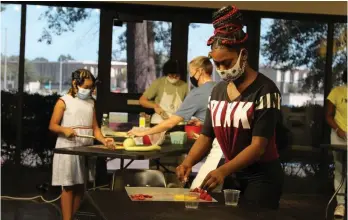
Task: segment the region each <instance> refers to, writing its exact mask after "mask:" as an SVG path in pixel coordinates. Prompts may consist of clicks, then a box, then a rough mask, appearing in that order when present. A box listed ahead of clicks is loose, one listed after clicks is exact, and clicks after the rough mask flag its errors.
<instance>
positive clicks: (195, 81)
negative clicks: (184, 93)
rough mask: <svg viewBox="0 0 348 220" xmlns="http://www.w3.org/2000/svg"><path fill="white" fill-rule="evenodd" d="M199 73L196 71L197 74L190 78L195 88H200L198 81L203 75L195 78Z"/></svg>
mask: <svg viewBox="0 0 348 220" xmlns="http://www.w3.org/2000/svg"><path fill="white" fill-rule="evenodd" d="M197 73H198V71H196V73H195V74H193V75H192V76H190V81H191V84H192V85H193V86H194V87H198V80H199V78H200V77H201V75H202V74H200V75H199V77H198V79H196V78H195V75H196V74H197Z"/></svg>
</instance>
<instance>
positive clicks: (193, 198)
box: [184, 192, 199, 209]
mask: <svg viewBox="0 0 348 220" xmlns="http://www.w3.org/2000/svg"><path fill="white" fill-rule="evenodd" d="M184 201H185V208H186V209H197V208H198V204H199V193H195V192H189V193H185V194H184Z"/></svg>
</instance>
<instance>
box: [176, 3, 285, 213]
mask: <svg viewBox="0 0 348 220" xmlns="http://www.w3.org/2000/svg"><path fill="white" fill-rule="evenodd" d="M242 22H243V19H242V14H241V13H240V12H239V10H238V9H237V8H236V7H234V6H232V7H231V6H228V7H224V8H222V9H220V10H219V11H217V12H215V13H214V14H213V25H214V28H215V31H214V35H213V36H212V37H211V38H210V39H209V40H208V46H211V52H210V54H209V55H210V57H211V58H212V59H213V61H214V63H215V66H216V70H217V72H218V73H219V75H220V76H221V78H222V79H223V81H222V82H220V83H219V84H217V85H216V86H215V87H214V89H213V91H212V94H211V97H210V100H209V104H208V109H207V113H206V114H207V115H206V121H205V123H204V128H203V131H202V134H201V135H200V137H199V138H198V140H197V141H196V142H195V144H194V145H193V147H192V149H191V150H190V152H189V154H188V156H187V157H186V159H185V160H184V162H183V163H182V164H181V165H179V166H178V167H177V169H176V172H177V176H178V178H179V179H180V180H181V181H187V178H188V175H189V174H190V172H191V169H192V167H193V166H194V165H195V164H196V163H197V162H199V161H200V160H201V159H202V157H203V156H204V155H205V154H206V153H207V152H208V151H209V150H210V148H211V145H212V140H213V139H214V138H216V139H217V140H218V142H219V144H220V146H221V149H222V151H223V153H224V155H225V159H226V162H225V164H224V165H222V166H220V167H219V168H217V169H215V170H213V171H211V172H210V173H209V174H208V175H207V176H206V178H205V180H204V181H203V183H202V188H205V189H207V190H212V189H214V188H215V187H216V186H217V185H219V184H222V183H223V182H224V179H225V178H226V177H227V176H230V175H232V174H233V175H235V176H236V177H237V181H238V182H239V184H238V185H239V186H240V189H241V191H242V198H241V199H242V200H241V202H242V201H243V202H245V203H246V204H252V205H257V206H260V207H266V208H272V209H276V208H278V206H279V200H280V196H281V192H282V185H283V170H282V168H281V165H280V162H279V160H278V157H279V155H278V152H277V147H276V143H275V127H276V124H277V121H278V120H279V116H280V100H281V97H280V92H279V90H278V88H277V86H276V85H275V84H274V83H273V81H272V80H270V79H269V78H267V77H266V76H264V75H263V74H261V73H258V72H256V71H255V70H253V69H252V68H251V67H250V66H249V65H248V62H247V59H248V51H247V50H246V49H245V48H246V46H245V45H246V42H247V39H248V35H247V34H246V33H244V31H243V25H242Z"/></svg>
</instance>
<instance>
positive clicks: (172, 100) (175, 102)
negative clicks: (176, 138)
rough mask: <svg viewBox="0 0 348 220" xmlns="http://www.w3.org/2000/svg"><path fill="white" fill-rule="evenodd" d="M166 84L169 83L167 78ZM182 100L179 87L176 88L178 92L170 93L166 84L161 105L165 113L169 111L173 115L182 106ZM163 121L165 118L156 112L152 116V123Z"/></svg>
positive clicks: (169, 114) (168, 113)
mask: <svg viewBox="0 0 348 220" xmlns="http://www.w3.org/2000/svg"><path fill="white" fill-rule="evenodd" d="M165 85H167V80H166V81H165ZM181 103H182V100H181V99H180V96H179V94H178V88H176V92H175V94H173V95H169V94H168V93H167V92H166V86H164V91H163V95H162V98H161V101H160V103H159V106H160V107H161V108H162V109H163V111H164V112H165V113H167V115H168V117H170V116H172V115H173V114H174V113H175V112H176V111H177V110H178V109H179V107H180V105H181ZM162 121H163V118H162V117H161V116H160V115H159V114H157V113H154V114H153V115H152V117H151V124H159V123H161V122H162Z"/></svg>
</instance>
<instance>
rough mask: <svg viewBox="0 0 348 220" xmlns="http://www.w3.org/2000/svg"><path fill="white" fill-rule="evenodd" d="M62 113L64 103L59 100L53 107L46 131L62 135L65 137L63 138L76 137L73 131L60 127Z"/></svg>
mask: <svg viewBox="0 0 348 220" xmlns="http://www.w3.org/2000/svg"><path fill="white" fill-rule="evenodd" d="M64 111H65V103H64V101H63V100H61V99H59V100H58V101H57V103H56V105H55V106H54V109H53V114H52V117H51V121H50V125H49V127H48V129H49V130H50V131H52V132H54V133H56V134H63V135H65V137H73V136H76V132H75V130H74V129H72V128H66V127H62V126H60V122H61V120H62V118H63V115H64Z"/></svg>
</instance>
